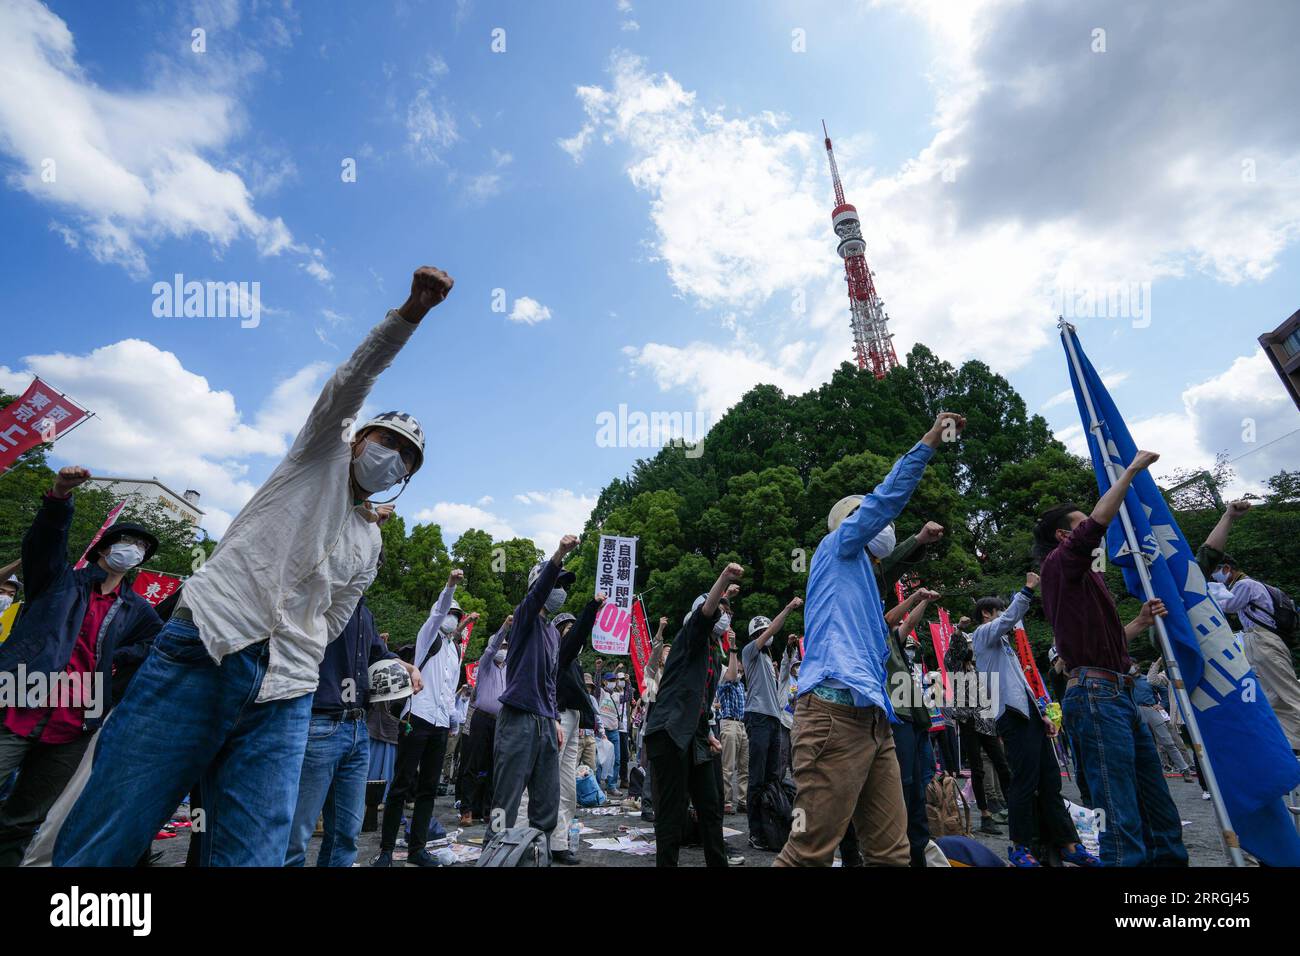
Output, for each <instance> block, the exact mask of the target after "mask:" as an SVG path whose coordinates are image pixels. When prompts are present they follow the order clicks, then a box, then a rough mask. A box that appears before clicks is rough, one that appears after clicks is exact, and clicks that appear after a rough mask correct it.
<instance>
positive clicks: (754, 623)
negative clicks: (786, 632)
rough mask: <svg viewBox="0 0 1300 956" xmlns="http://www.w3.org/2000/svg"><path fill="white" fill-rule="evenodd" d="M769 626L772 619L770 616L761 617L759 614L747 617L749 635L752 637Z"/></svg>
mask: <svg viewBox="0 0 1300 956" xmlns="http://www.w3.org/2000/svg"><path fill="white" fill-rule="evenodd" d="M771 626H772V619H771V618H770V617H763V615H761V614H760V615H759V616H758V617H751V618H750V619H749V636H750V637H753V636H754V635H755V634H759V633H761V632H763V631H766V630H767V629H768V628H769V627H771Z"/></svg>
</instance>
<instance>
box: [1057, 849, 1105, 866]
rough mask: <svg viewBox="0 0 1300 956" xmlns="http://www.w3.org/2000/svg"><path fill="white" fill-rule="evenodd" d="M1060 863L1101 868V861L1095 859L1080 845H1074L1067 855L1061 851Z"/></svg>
mask: <svg viewBox="0 0 1300 956" xmlns="http://www.w3.org/2000/svg"><path fill="white" fill-rule="evenodd" d="M1061 862H1062V863H1073V864H1074V865H1075V866H1101V860H1099V859H1097V858H1096V857H1095V856H1093V855H1092V854H1091V853H1089V852H1088V851H1087V850H1086V849H1084V847H1083V844H1082V843H1076V844H1075V845H1074V849H1073V850H1072V851H1070V852H1069V853H1067V852H1066V851H1065V850H1062V851H1061Z"/></svg>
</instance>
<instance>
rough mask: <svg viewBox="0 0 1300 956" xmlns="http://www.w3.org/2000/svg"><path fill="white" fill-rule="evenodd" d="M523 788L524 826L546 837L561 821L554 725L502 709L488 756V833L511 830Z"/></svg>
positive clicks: (558, 755)
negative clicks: (490, 770) (526, 806)
mask: <svg viewBox="0 0 1300 956" xmlns="http://www.w3.org/2000/svg"><path fill="white" fill-rule="evenodd" d="M525 788H527V790H528V825H529V826H532V827H536V828H537V829H539V830H541V831H542V832H543V833H546V834H549V833H550V832H551V831H552V830H554V829H555V824H556V821H557V820H559V816H560V752H559V747H558V746H557V742H556V739H555V721H554V720H551V719H550V718H549V717H542V716H540V715H538V714H530V713H528V712H527V711H523V710H518V709H516V708H514V707H511V706H510V705H509V704H502V705H501V713H499V714H498V715H497V727H496V739H495V741H494V748H493V754H492V812H491V814H490V815H489V816H488V829H489V830H490V831H492V832H499V831H501V830H508V829H509V828H510V827H512V826H514V825H515V819H516V817H518V815H519V801H520V799H521V798H522V797H523V794H524V789H525ZM548 840H549V837H548Z"/></svg>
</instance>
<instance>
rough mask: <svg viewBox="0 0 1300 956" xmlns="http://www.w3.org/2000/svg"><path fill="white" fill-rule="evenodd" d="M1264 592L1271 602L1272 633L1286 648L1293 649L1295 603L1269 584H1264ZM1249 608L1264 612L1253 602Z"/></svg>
mask: <svg viewBox="0 0 1300 956" xmlns="http://www.w3.org/2000/svg"><path fill="white" fill-rule="evenodd" d="M1259 583H1260V584H1264V582H1263V581H1260V582H1259ZM1264 590H1265V591H1267V592H1268V596H1269V597H1270V598H1271V599H1272V601H1273V614H1272V618H1273V624H1274V627H1273V633H1274V634H1276V635H1277V636H1278V637H1280V638H1282V640H1283V642H1285V644H1286V646H1287V647H1294V646H1295V639H1296V624H1297V623H1298V622H1297V619H1296V609H1295V601H1293V600H1292V599H1291V595H1289V594H1287V593H1286V592H1285V591H1282V590H1280V589H1278V588H1275V587H1273V585H1271V584H1264ZM1250 606H1251V607H1253V608H1258V609H1259V610H1261V611H1263V610H1264V608H1262V607H1259V605H1258V604H1256V603H1253V602H1252V603H1251V605H1250Z"/></svg>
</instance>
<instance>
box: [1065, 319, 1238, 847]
mask: <svg viewBox="0 0 1300 956" xmlns="http://www.w3.org/2000/svg"><path fill="white" fill-rule="evenodd" d="M1057 328H1059V329H1060V330H1061V338H1062V340H1063V341H1064V342H1065V350H1066V351H1067V352H1068V353H1069V355H1070V364H1071V366H1073V368H1074V375H1075V379H1076V381H1078V383H1079V389H1080V391H1081V392H1082V394H1083V401H1084V404H1085V405H1086V406H1087V408H1088V431H1090V432H1092V435H1093V438H1094V439H1095V440H1096V442H1097V447H1098V449H1100V451H1101V460H1102V462H1103V464H1104V465H1105V467H1106V477H1107V479H1108V480H1109V481H1110V483H1111V485H1112V486H1113V485H1114V484H1115V482H1116V481H1117V480H1118V476H1117V475H1116V474H1115V463H1114V462H1113V461H1111V458H1110V453H1109V451H1108V450H1107V448H1106V442H1105V440H1104V438H1103V435H1102V429H1101V420H1100V419H1099V418H1098V417H1097V409H1096V407H1095V406H1094V405H1093V403H1092V393H1091V392H1090V391H1089V390H1088V383H1087V380H1086V379H1085V378H1084V375H1083V367H1082V365H1081V364H1080V362H1079V354H1078V352H1077V351H1076V350H1075V348H1074V340H1073V338H1071V337H1070V336H1069V335H1068V334H1067V333H1068V332H1073V331H1074V326H1073V325H1071V324H1070V323H1069V322H1066V321H1065V318H1064V317H1061V318H1060V320H1059V321H1058V322H1057ZM1119 517H1120V521H1121V522H1123V525H1124V538H1125V540H1126V541H1127V543H1128V548H1129V551H1130V552H1131V553H1132V554H1133V556H1134V560H1133V568H1134V570H1135V571H1137V575H1138V579H1139V580H1140V581H1141V582H1142V593H1143V594H1145V595H1146V599H1147V600H1148V601H1150V600H1152V599H1154V598H1155V596H1156V595H1155V590H1154V589H1153V588H1152V587H1151V575H1150V574H1149V573H1148V571H1147V565H1146V555H1145V553H1144V552H1143V551H1142V549H1141V548H1139V547H1138V542H1137V534H1136V532H1134V530H1133V522H1132V521H1131V520H1130V519H1129V515H1128V504H1127V502H1124V501H1121V502H1120V506H1119ZM1155 624H1156V635H1157V636H1158V637H1159V640H1160V652H1161V654H1163V655H1164V658H1165V667H1166V669H1167V670H1168V672H1169V682H1170V683H1171V684H1172V685H1173V687H1174V694H1175V695H1176V696H1177V698H1178V705H1179V706H1180V707H1181V708H1182V711H1183V714H1184V716H1185V718H1186V723H1187V729H1188V731H1189V732H1190V734H1191V737H1192V746H1193V747H1195V748H1196V753H1197V755H1198V756H1199V757H1200V759H1201V770H1202V772H1203V774H1204V777H1205V779H1204V781H1203V783H1204V784H1205V786H1206V789H1208V790H1209V791H1210V797H1211V798H1212V800H1213V802H1214V814H1215V816H1216V817H1218V820H1219V830H1220V831H1221V834H1222V836H1223V845H1224V848H1225V849H1226V851H1227V854H1228V861H1229V862H1230V863H1231V864H1232V865H1233V866H1245V865H1246V861H1245V858H1244V857H1243V856H1242V853H1241V844H1240V843H1238V841H1237V834H1236V831H1234V830H1233V828H1232V820H1231V819H1230V818H1229V817H1228V808H1227V806H1226V805H1225V804H1224V802H1223V794H1222V793H1220V791H1219V784H1218V781H1217V780H1216V779H1215V776H1214V768H1213V766H1212V762H1211V760H1210V758H1209V754H1208V753H1207V752H1206V750H1205V744H1204V743H1203V742H1202V740H1201V728H1200V725H1199V724H1198V723H1197V720H1196V711H1195V709H1194V708H1193V707H1192V702H1191V698H1190V696H1189V695H1188V693H1187V688H1186V686H1184V684H1183V675H1182V671H1181V670H1180V669H1179V667H1178V658H1177V657H1175V656H1174V652H1173V646H1172V645H1171V644H1170V642H1169V632H1168V631H1166V630H1165V622H1164V621H1163V620H1161V619H1160V618H1158V617H1157V618H1156V619H1155Z"/></svg>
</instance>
